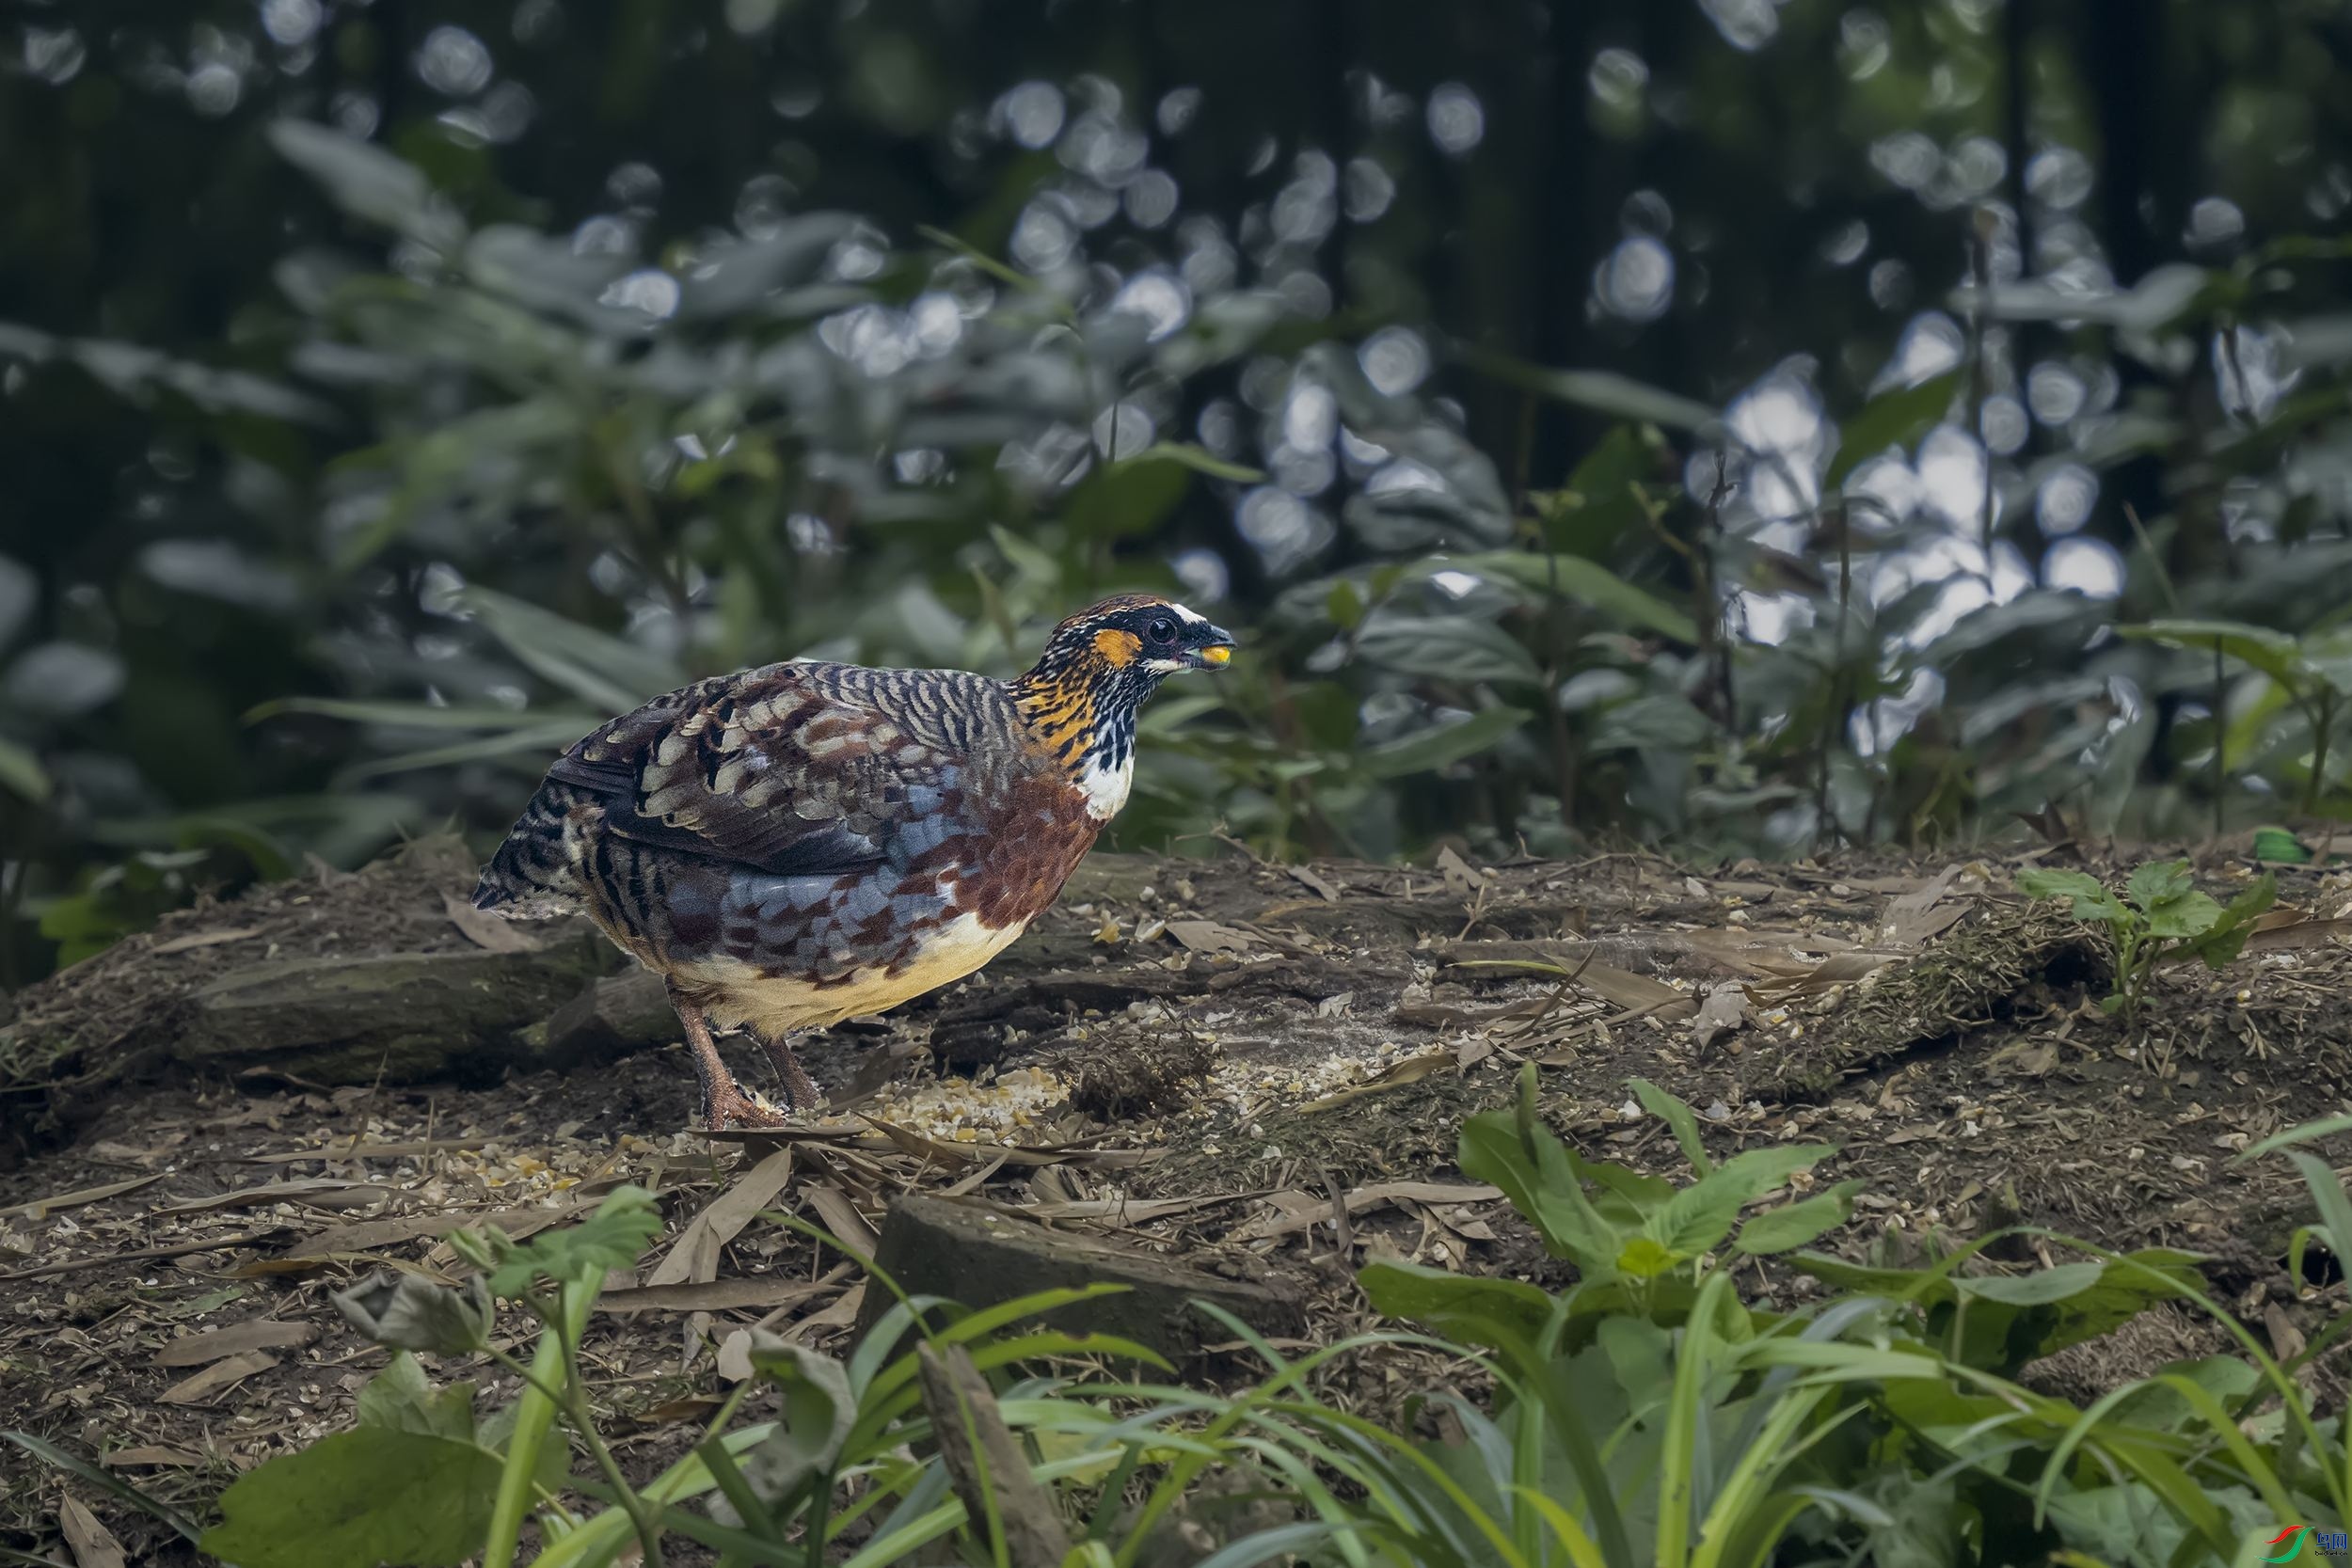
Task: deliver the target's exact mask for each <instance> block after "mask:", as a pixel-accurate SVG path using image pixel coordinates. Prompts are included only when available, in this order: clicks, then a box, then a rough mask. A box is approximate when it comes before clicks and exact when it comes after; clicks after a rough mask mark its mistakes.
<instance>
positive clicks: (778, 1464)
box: [742, 1329, 858, 1509]
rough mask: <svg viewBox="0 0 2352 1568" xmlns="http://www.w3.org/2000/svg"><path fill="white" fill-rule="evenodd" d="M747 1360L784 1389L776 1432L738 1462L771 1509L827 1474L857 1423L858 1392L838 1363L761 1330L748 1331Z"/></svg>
mask: <svg viewBox="0 0 2352 1568" xmlns="http://www.w3.org/2000/svg"><path fill="white" fill-rule="evenodd" d="M751 1360H752V1370H753V1372H754V1373H755V1375H757V1376H758V1377H759V1378H761V1379H762V1380H763V1381H765V1382H768V1383H771V1384H773V1385H775V1386H777V1387H778V1388H780V1389H782V1390H783V1391H784V1409H783V1411H782V1412H781V1414H780V1415H779V1417H778V1418H777V1421H776V1425H775V1430H774V1431H773V1432H771V1433H769V1435H768V1438H767V1440H766V1441H765V1442H763V1443H761V1444H760V1445H759V1447H757V1448H755V1449H752V1450H751V1451H750V1452H749V1453H746V1454H745V1455H743V1464H742V1469H743V1479H744V1481H745V1482H746V1483H748V1484H749V1485H750V1487H751V1489H752V1492H753V1494H754V1495H755V1496H756V1497H758V1498H759V1499H760V1500H761V1501H762V1502H764V1503H766V1504H767V1505H768V1506H769V1507H770V1508H771V1509H772V1508H775V1507H777V1506H778V1505H780V1504H783V1503H786V1502H787V1501H788V1500H790V1499H791V1498H792V1497H795V1496H797V1495H798V1494H799V1492H800V1491H801V1489H802V1488H803V1486H805V1485H806V1484H807V1483H808V1482H809V1481H810V1480H811V1479H813V1478H815V1477H817V1476H820V1475H824V1474H828V1473H830V1471H831V1470H832V1467H833V1464H834V1460H835V1459H836V1458H838V1457H839V1456H840V1453H841V1445H842V1444H843V1443H845V1442H847V1441H848V1440H849V1436H850V1429H851V1428H852V1427H853V1426H855V1425H856V1423H857V1413H858V1412H857V1396H856V1395H855V1394H853V1393H851V1392H850V1374H849V1371H848V1370H847V1369H846V1368H844V1367H843V1366H842V1364H841V1363H840V1362H838V1361H836V1360H834V1358H833V1357H832V1356H830V1355H825V1354H820V1353H818V1352H817V1351H813V1350H811V1349H809V1348H808V1347H807V1346H806V1345H798V1344H794V1343H792V1342H790V1341H789V1340H787V1339H785V1338H781V1337H779V1336H777V1335H774V1334H771V1333H769V1332H768V1331H767V1330H766V1329H754V1330H753V1331H752V1344H751Z"/></svg>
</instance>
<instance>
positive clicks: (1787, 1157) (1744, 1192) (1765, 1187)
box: [1649, 1144, 1837, 1257]
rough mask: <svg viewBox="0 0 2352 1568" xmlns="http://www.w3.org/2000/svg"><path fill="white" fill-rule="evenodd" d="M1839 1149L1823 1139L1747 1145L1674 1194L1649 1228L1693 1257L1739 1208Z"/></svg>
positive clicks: (1735, 1218) (1724, 1231)
mask: <svg viewBox="0 0 2352 1568" xmlns="http://www.w3.org/2000/svg"><path fill="white" fill-rule="evenodd" d="M1836 1152H1837V1150H1836V1149H1835V1148H1831V1147H1830V1146H1829V1145H1827V1144H1805V1145H1788V1146H1781V1147H1775V1148H1751V1149H1747V1150H1745V1151H1743V1152H1741V1153H1739V1154H1735V1155H1733V1156H1732V1157H1731V1158H1730V1159H1728V1160H1726V1161H1724V1163H1723V1164H1720V1165H1718V1166H1716V1167H1715V1170H1714V1173H1713V1174H1712V1175H1709V1176H1704V1177H1701V1178H1700V1179H1699V1180H1696V1181H1694V1182H1692V1184H1691V1185H1689V1186H1687V1187H1685V1188H1683V1189H1682V1190H1681V1191H1680V1192H1678V1193H1677V1194H1675V1196H1673V1198H1672V1199H1670V1200H1669V1201H1668V1202H1667V1204H1666V1207H1665V1208H1664V1209H1662V1210H1661V1211H1660V1212H1659V1213H1658V1214H1657V1215H1656V1217H1655V1218H1653V1219H1652V1221H1651V1222H1650V1227H1649V1230H1650V1234H1651V1235H1653V1236H1655V1237H1657V1238H1658V1240H1659V1241H1660V1242H1661V1243H1664V1244H1665V1246H1666V1247H1667V1248H1668V1249H1669V1250H1670V1251H1674V1252H1678V1253H1681V1254H1682V1255H1684V1256H1685V1257H1696V1256H1697V1255H1698V1254H1700V1253H1703V1252H1709V1251H1712V1250H1713V1249H1714V1246H1715V1243H1718V1242H1720V1241H1722V1240H1723V1239H1724V1237H1725V1236H1728V1235H1730V1234H1731V1227H1733V1226H1734V1225H1736V1224H1738V1223H1739V1219H1740V1210H1741V1209H1743V1208H1745V1207H1746V1206H1747V1205H1748V1204H1749V1203H1751V1202H1753V1201H1754V1200H1755V1199H1756V1198H1758V1197H1761V1196H1764V1195H1765V1194H1766V1193H1768V1192H1771V1191H1772V1189H1774V1188H1775V1187H1778V1186H1781V1185H1782V1184H1784V1183H1785V1182H1787V1181H1788V1178H1789V1177H1790V1176H1792V1175H1793V1174H1795V1173H1796V1172H1798V1171H1801V1170H1807V1169H1810V1168H1811V1167H1813V1166H1814V1165H1817V1164H1820V1163H1821V1162H1822V1161H1823V1160H1826V1159H1828V1158H1829V1157H1830V1156H1831V1155H1833V1154H1835V1153H1836Z"/></svg>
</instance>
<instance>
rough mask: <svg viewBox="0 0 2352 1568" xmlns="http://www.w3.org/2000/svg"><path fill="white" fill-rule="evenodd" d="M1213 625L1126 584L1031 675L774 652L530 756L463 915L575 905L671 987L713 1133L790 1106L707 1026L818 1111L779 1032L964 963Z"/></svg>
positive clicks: (1214, 664)
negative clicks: (876, 665) (752, 1041)
mask: <svg viewBox="0 0 2352 1568" xmlns="http://www.w3.org/2000/svg"><path fill="white" fill-rule="evenodd" d="M1229 657H1232V638H1230V637H1228V636H1227V635H1226V634H1225V633H1224V632H1223V631H1221V630H1219V629H1218V628H1217V627H1216V626H1211V625H1210V624H1209V623H1208V622H1207V621H1206V620H1204V619H1202V618H1201V617H1200V615H1197V614H1195V613H1194V612H1193V611H1191V610H1186V609H1185V608H1184V606H1182V605H1179V604H1172V603H1170V602H1168V600H1166V599H1162V598H1158V597H1156V596H1153V595H1152V594H1124V595H1121V596H1120V597H1117V598H1112V599H1105V600H1104V602H1103V603H1101V604H1098V605H1096V606H1094V607H1093V608H1092V609H1090V610H1085V611H1083V612H1081V613H1080V614H1077V615H1073V616H1072V617H1071V618H1070V619H1069V620H1067V621H1064V622H1063V623H1062V624H1061V626H1059V627H1057V629H1056V630H1055V632H1054V635H1053V637H1052V639H1051V640H1050V641H1048V642H1047V643H1046V645H1045V651H1044V653H1043V655H1042V656H1041V657H1040V658H1039V659H1038V661H1037V664H1036V665H1035V667H1034V668H1032V669H1031V670H1029V672H1028V673H1025V674H1024V675H1021V676H1020V677H1018V678H1017V679H1014V680H1010V681H1002V680H993V679H991V678H989V677H988V676H985V675H975V674H970V673H965V672H963V671H960V670H869V669H865V668H863V667H860V666H857V665H850V664H818V663H788V664H771V665H767V666H764V667H762V668H760V669H757V670H746V671H743V672H741V673H737V674H732V675H720V676H716V677H714V678H712V679H709V680H706V681H698V682H696V683H695V684H694V685H692V686H688V687H683V688H681V689H678V690H675V691H673V692H670V693H668V694H667V695H665V696H660V697H656V698H655V699H654V700H653V701H652V702H649V703H647V704H646V705H644V706H643V707H641V708H639V709H637V710H636V711H635V712H633V713H629V714H625V715H623V716H622V717H621V718H618V719H615V720H612V721H611V722H609V723H605V724H600V725H598V726H597V727H596V733H595V734H593V735H590V736H587V737H586V738H585V739H583V740H581V741H580V743H579V744H578V745H576V746H574V747H572V748H571V750H569V751H567V752H564V755H563V756H562V757H561V758H560V759H558V761H557V762H556V764H555V766H554V767H552V768H548V774H547V778H546V780H545V781H544V782H543V783H542V784H540V785H539V789H538V793H536V794H535V795H533V796H532V798H531V803H530V804H529V805H527V806H526V807H524V808H523V814H522V816H521V818H520V819H519V820H518V821H516V824H515V827H514V831H513V832H510V833H508V834H507V837H506V842H505V843H504V844H502V845H501V846H500V847H499V850H498V853H497V854H496V855H495V856H494V857H493V858H492V859H491V861H490V863H489V864H488V865H487V866H486V867H485V868H484V870H483V873H482V880H481V883H480V885H479V886H478V887H477V888H476V889H475V890H474V904H475V906H476V907H477V908H480V909H485V910H491V911H497V912H498V913H501V914H504V915H510V916H513V917H516V918H520V919H534V918H544V917H547V916H550V915H557V914H564V913H571V912H574V911H580V912H585V913H586V914H587V916H588V918H589V919H590V920H592V921H594V922H595V923H596V926H597V927H600V928H601V929H602V930H603V931H604V933H605V934H606V935H607V936H609V937H611V938H612V941H613V942H616V943H618V944H619V946H620V947H621V948H622V950H623V951H625V952H627V953H628V955H629V956H630V957H632V958H635V959H637V961H638V962H640V963H642V964H644V966H645V967H646V968H648V969H651V970H652V971H654V972H655V973H656V974H660V976H662V978H663V979H664V980H665V981H666V982H667V983H668V986H669V993H670V1001H671V1004H672V1005H673V1006H675V1007H676V1009H677V1014H678V1021H679V1022H680V1024H681V1025H682V1026H683V1027H684V1030H685V1033H686V1040H687V1044H688V1046H689V1047H690V1049H691V1052H692V1055H693V1061H694V1073H695V1076H696V1078H697V1079H698V1080H699V1081H700V1083H701V1085H702V1116H703V1118H704V1121H705V1122H706V1124H707V1125H708V1126H710V1127H713V1128H721V1127H727V1126H772V1125H776V1124H777V1123H780V1122H781V1121H783V1120H784V1117H782V1115H781V1114H779V1113H778V1111H777V1110H776V1109H775V1108H774V1107H773V1106H771V1104H770V1103H769V1102H768V1101H766V1100H765V1099H764V1098H762V1097H761V1096H759V1095H758V1094H757V1093H756V1092H746V1091H745V1090H744V1089H743V1088H742V1087H741V1086H740V1085H738V1084H737V1082H736V1080H735V1078H734V1075H733V1074H731V1073H730V1072H729V1071H728V1070H727V1068H726V1065H725V1063H724V1062H723V1061H722V1060H721V1058H720V1056H719V1053H718V1049H717V1047H716V1046H715V1045H714V1044H713V1043H712V1039H711V1037H712V1034H713V1032H714V1031H715V1032H722V1033H723V1032H725V1031H728V1030H735V1029H740V1030H745V1031H748V1032H749V1033H751V1034H752V1035H753V1036H754V1037H755V1038H756V1039H757V1040H758V1041H759V1043H760V1044H761V1046H762V1047H763V1048H765V1050H766V1051H767V1053H768V1054H769V1056H770V1058H771V1060H772V1061H773V1062H774V1064H775V1067H776V1069H777V1071H778V1072H779V1073H780V1074H781V1076H782V1078H783V1081H784V1085H785V1091H786V1101H787V1105H791V1106H798V1107H803V1108H805V1107H809V1106H813V1105H814V1104H815V1103H816V1102H817V1091H816V1088H815V1085H812V1084H811V1083H810V1082H809V1078H808V1074H807V1073H806V1072H805V1071H804V1070H803V1069H802V1067H801V1065H800V1063H799V1061H798V1060H797V1059H795V1057H794V1056H793V1054H792V1052H791V1049H790V1046H789V1043H788V1039H789V1037H790V1035H791V1034H792V1032H793V1031H795V1030H798V1029H808V1028H821V1027H824V1026H826V1025H828V1024H832V1023H836V1022H840V1021H841V1020H843V1019H846V1018H854V1017H858V1016H861V1015H863V1014H867V1013H879V1012H882V1010H884V1009H885V1008H888V1007H892V1006H897V1005H898V1004H899V1003H901V1002H904V1001H907V1000H908V999H909V998H911V997H915V996H919V995H921V994H923V993H924V992H925V991H929V990H936V989H937V988H938V987H941V986H944V985H946V984H947V983H948V982H949V981H951V980H956V979H960V978H961V977H962V976H964V975H966V974H972V973H973V972H974V971H975V970H977V969H978V968H979V967H980V966H981V965H983V964H985V963H987V962H988V961H989V959H991V958H993V957H995V956H996V954H997V953H998V952H1000V951H1002V950H1003V948H1004V947H1005V946H1006V944H1007V943H1009V942H1011V941H1012V940H1013V939H1014V938H1015V937H1017V936H1019V935H1020V934H1021V932H1022V930H1023V929H1024V928H1025V927H1026V926H1027V925H1028V924H1029V922H1030V921H1032V920H1035V919H1036V918H1037V917H1038V916H1039V915H1040V914H1041V913H1042V912H1043V911H1045V909H1046V907H1047V906H1048V905H1050V904H1051V903H1053V901H1054V898H1055V895H1057V894H1058V893H1059V892H1060V891H1061V885H1062V882H1063V880H1064V879H1066V878H1068V877H1069V875H1070V873H1071V871H1072V870H1073V868H1074V867H1075V866H1076V865H1077V863H1078V862H1079V860H1080V859H1081V858H1082V857H1083V856H1084V855H1085V854H1086V852H1087V850H1088V849H1089V847H1092V845H1093V843H1094V839H1095V835H1096V834H1098V833H1100V832H1102V831H1103V825H1104V823H1106V822H1108V821H1109V820H1110V819H1111V816H1112V815H1113V814H1114V813H1116V812H1117V811H1118V810H1119V808H1120V806H1121V805H1122V804H1124V803H1125V801H1126V799H1127V788H1128V784H1129V782H1130V780H1131V779H1132V778H1133V776H1134V771H1135V748H1136V710H1137V709H1139V708H1140V707H1141V706H1142V705H1143V702H1144V699H1146V698H1147V697H1149V696H1151V695H1152V691H1153V689H1156V688H1157V687H1158V685H1159V683H1160V681H1161V680H1162V679H1163V678H1164V677H1165V676H1168V675H1170V674H1173V673H1175V672H1177V671H1179V670H1188V669H1196V670H1197V669H1216V668H1218V667H1220V666H1222V665H1223V664H1224V663H1225V662H1226V660H1227V659H1228V658H1229Z"/></svg>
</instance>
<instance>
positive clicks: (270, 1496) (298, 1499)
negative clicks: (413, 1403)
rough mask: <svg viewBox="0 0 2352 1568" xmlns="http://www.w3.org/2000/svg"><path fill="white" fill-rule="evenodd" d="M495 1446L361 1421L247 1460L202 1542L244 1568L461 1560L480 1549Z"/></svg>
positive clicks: (494, 1486)
mask: <svg viewBox="0 0 2352 1568" xmlns="http://www.w3.org/2000/svg"><path fill="white" fill-rule="evenodd" d="M500 1469H501V1465H500V1462H499V1457H498V1455H496V1454H494V1453H492V1452H490V1451H489V1450H488V1449H482V1448H478V1447H476V1446H475V1445H474V1444H472V1443H465V1442H453V1441H451V1440H450V1439H448V1438H446V1437H435V1436H428V1435H426V1434H425V1433H418V1432H403V1431H398V1430H395V1429H393V1428H389V1427H376V1426H365V1427H359V1428H357V1429H355V1430H353V1431H350V1432H340V1433H335V1434H334V1435H332V1436H330V1437H326V1438H322V1439H321V1440H320V1441H318V1442H316V1443H313V1444H311V1445H310V1447H309V1448H307V1449H302V1450H301V1451H299V1452H297V1453H291V1454H288V1455H286V1456H285V1457H283V1458H281V1459H273V1460H271V1461H269V1462H268V1463H267V1464H264V1465H261V1466H259V1467H258V1468H255V1469H252V1470H248V1471H247V1472H246V1474H245V1475H243V1476H241V1477H240V1478H238V1480H237V1481H235V1483H234V1484H232V1485H231V1486H230V1488H229V1490H228V1491H226V1492H224V1493H222V1494H221V1496H220V1512H221V1515H222V1522H221V1524H219V1525H218V1526H217V1527H215V1528H213V1529H210V1530H207V1531H205V1533H204V1539H203V1541H202V1542H201V1543H200V1545H201V1548H202V1549H203V1550H204V1551H205V1552H206V1553H207V1554H209V1555H211V1556H213V1557H216V1558H219V1559H221V1560H223V1561H227V1562H234V1563H236V1564H238V1565H239V1568H378V1564H381V1563H387V1562H395V1563H401V1564H405V1565H407V1568H455V1565H456V1564H458V1563H462V1562H465V1561H467V1560H469V1559H470V1558H472V1557H473V1556H474V1554H476V1553H477V1552H479V1551H480V1550H481V1549H482V1541H483V1536H484V1533H485V1531H486V1530H487V1529H488V1528H489V1523H490V1509H491V1504H492V1501H493V1499H494V1498H495V1497H496V1496H497V1493H498V1484H499V1473H500Z"/></svg>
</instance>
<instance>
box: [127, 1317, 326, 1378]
mask: <svg viewBox="0 0 2352 1568" xmlns="http://www.w3.org/2000/svg"><path fill="white" fill-rule="evenodd" d="M318 1337H319V1331H318V1325H317V1324H315V1323H278V1322H275V1321H274V1320H272V1319H269V1318H254V1319H250V1320H248V1321H246V1322H245V1323H230V1324H229V1325H228V1326H227V1327H225V1328H215V1329H213V1330H211V1331H209V1332H207V1333H203V1334H183V1335H181V1336H180V1337H179V1338H176V1339H171V1340H168V1341H167V1342H166V1343H165V1345H164V1348H163V1349H162V1350H160V1351H157V1352H156V1353H155V1365H157V1366H158V1367H201V1366H203V1365H204V1364H205V1363H206V1362H208V1361H218V1360H221V1359H223V1358H224V1357H227V1356H231V1355H243V1354H246V1352H247V1351H257V1350H299V1349H300V1348H301V1347H303V1346H304V1345H307V1344H309V1343H310V1342H311V1341H312V1340H314V1339H316V1338H318Z"/></svg>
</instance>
